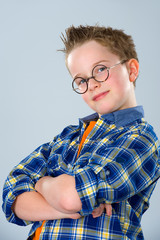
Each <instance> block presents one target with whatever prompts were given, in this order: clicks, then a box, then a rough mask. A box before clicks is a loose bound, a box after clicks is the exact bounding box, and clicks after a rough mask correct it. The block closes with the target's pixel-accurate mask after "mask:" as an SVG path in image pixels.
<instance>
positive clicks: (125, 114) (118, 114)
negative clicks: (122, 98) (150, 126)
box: [80, 106, 144, 127]
mask: <svg viewBox="0 0 160 240" xmlns="http://www.w3.org/2000/svg"><path fill="white" fill-rule="evenodd" d="M143 117H144V110H143V107H142V106H136V107H133V108H126V109H123V110H118V111H115V112H112V113H107V114H104V115H102V116H101V117H100V119H102V120H103V121H105V122H106V123H108V124H115V125H116V127H121V126H125V125H128V124H129V123H131V122H133V121H136V120H138V119H140V118H143ZM98 118H99V116H98V113H94V114H91V115H89V116H87V117H84V118H82V119H80V121H83V122H85V123H88V122H90V121H96V120H98Z"/></svg>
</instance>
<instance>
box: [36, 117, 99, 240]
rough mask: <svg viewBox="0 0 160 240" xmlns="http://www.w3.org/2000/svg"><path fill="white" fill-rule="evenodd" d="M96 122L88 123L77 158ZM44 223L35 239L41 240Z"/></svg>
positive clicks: (37, 230)
mask: <svg viewBox="0 0 160 240" xmlns="http://www.w3.org/2000/svg"><path fill="white" fill-rule="evenodd" d="M95 124H96V121H91V122H90V123H89V125H88V127H87V128H86V130H85V131H84V134H83V136H82V139H81V142H80V144H79V149H78V153H77V158H78V156H79V154H80V151H81V148H82V145H83V143H84V142H85V140H86V138H87V136H88V134H89V133H90V132H91V130H92V129H93V127H94V125H95ZM44 223H45V221H43V223H42V225H41V226H40V227H39V228H37V229H36V231H35V235H34V236H33V240H39V237H40V234H41V231H42V228H43V226H44Z"/></svg>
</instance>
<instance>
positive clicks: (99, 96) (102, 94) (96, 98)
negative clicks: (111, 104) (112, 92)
mask: <svg viewBox="0 0 160 240" xmlns="http://www.w3.org/2000/svg"><path fill="white" fill-rule="evenodd" d="M108 93H109V91H106V92H103V93H100V94H97V95H95V96H94V97H93V101H99V100H101V99H102V98H104V97H105V96H106V95H107V94H108Z"/></svg>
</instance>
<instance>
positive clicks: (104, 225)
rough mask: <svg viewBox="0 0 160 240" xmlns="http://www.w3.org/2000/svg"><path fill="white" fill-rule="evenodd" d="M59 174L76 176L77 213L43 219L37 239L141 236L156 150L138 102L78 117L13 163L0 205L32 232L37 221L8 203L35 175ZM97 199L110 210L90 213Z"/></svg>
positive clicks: (157, 165) (157, 163)
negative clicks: (70, 216) (89, 128)
mask: <svg viewBox="0 0 160 240" xmlns="http://www.w3.org/2000/svg"><path fill="white" fill-rule="evenodd" d="M93 119H96V120H97V122H96V125H95V126H94V128H93V130H92V131H91V132H90V134H89V135H88V137H87V138H86V140H85V142H84V145H83V147H82V149H81V152H80V155H79V157H78V158H77V151H78V146H79V143H80V140H81V137H82V135H83V132H84V130H85V128H86V126H87V124H88V122H90V121H91V120H93ZM60 174H69V175H72V176H74V177H75V181H76V189H77V192H78V194H79V197H80V199H81V202H82V210H81V211H80V214H81V215H82V217H81V218H80V219H77V220H73V219H61V220H53V221H46V222H45V224H44V226H43V229H42V233H41V235H40V239H41V240H42V239H43V240H47V239H58V240H59V239H63V240H67V239H87V240H89V239H90V240H96V239H109V240H111V239H114V240H116V239H118V240H120V239H134V240H135V239H144V237H143V233H142V229H141V224H140V221H141V217H142V214H143V213H144V212H145V211H146V210H147V208H148V206H149V199H150V196H151V194H152V191H153V189H154V187H155V185H156V181H157V180H158V178H159V177H160V150H159V142H158V139H157V137H156V135H155V133H154V131H153V128H152V127H151V126H150V125H149V124H148V123H147V122H146V121H145V120H144V118H143V108H142V107H141V106H138V107H135V108H130V109H125V110H120V111H116V112H113V113H110V114H106V115H103V116H101V117H100V118H98V115H97V114H92V115H91V116H89V117H86V118H84V119H81V120H80V121H79V125H78V126H68V127H66V128H65V129H64V130H63V131H62V133H61V134H59V135H58V136H56V137H55V138H54V139H53V141H51V142H50V143H47V144H43V145H42V146H40V147H39V148H37V149H36V150H35V151H34V152H33V153H31V154H30V155H29V156H28V157H27V158H25V159H24V160H23V161H22V162H21V163H20V164H18V165H17V166H16V167H15V168H14V169H13V170H12V172H11V173H10V174H9V176H8V178H7V179H6V181H5V185H4V191H3V211H4V212H5V214H6V218H7V219H8V221H10V222H12V223H15V224H18V225H23V226H24V225H27V224H30V223H32V224H33V225H32V228H31V231H30V233H29V235H30V236H31V235H33V234H34V232H35V230H36V229H37V228H38V227H39V226H41V224H42V222H29V221H23V220H21V219H19V218H18V217H17V216H16V215H15V214H14V213H13V212H12V209H11V206H12V204H13V202H14V200H15V198H16V197H17V196H18V195H19V194H21V193H23V192H25V191H35V189H34V186H35V183H36V182H37V181H38V180H39V178H41V177H43V176H46V175H49V176H53V177H56V176H58V175H60ZM100 203H110V204H112V208H113V211H112V216H107V215H106V214H105V213H103V214H102V215H101V216H100V217H98V218H92V215H91V213H92V211H93V209H94V208H95V207H97V206H99V204H100Z"/></svg>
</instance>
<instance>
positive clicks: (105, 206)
mask: <svg viewBox="0 0 160 240" xmlns="http://www.w3.org/2000/svg"><path fill="white" fill-rule="evenodd" d="M104 209H105V210H106V214H107V216H111V215H112V205H111V204H106V203H103V204H102V203H101V204H100V205H99V207H97V208H95V209H94V210H93V212H92V216H93V218H96V217H100V216H101V215H102V213H103V212H104Z"/></svg>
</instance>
